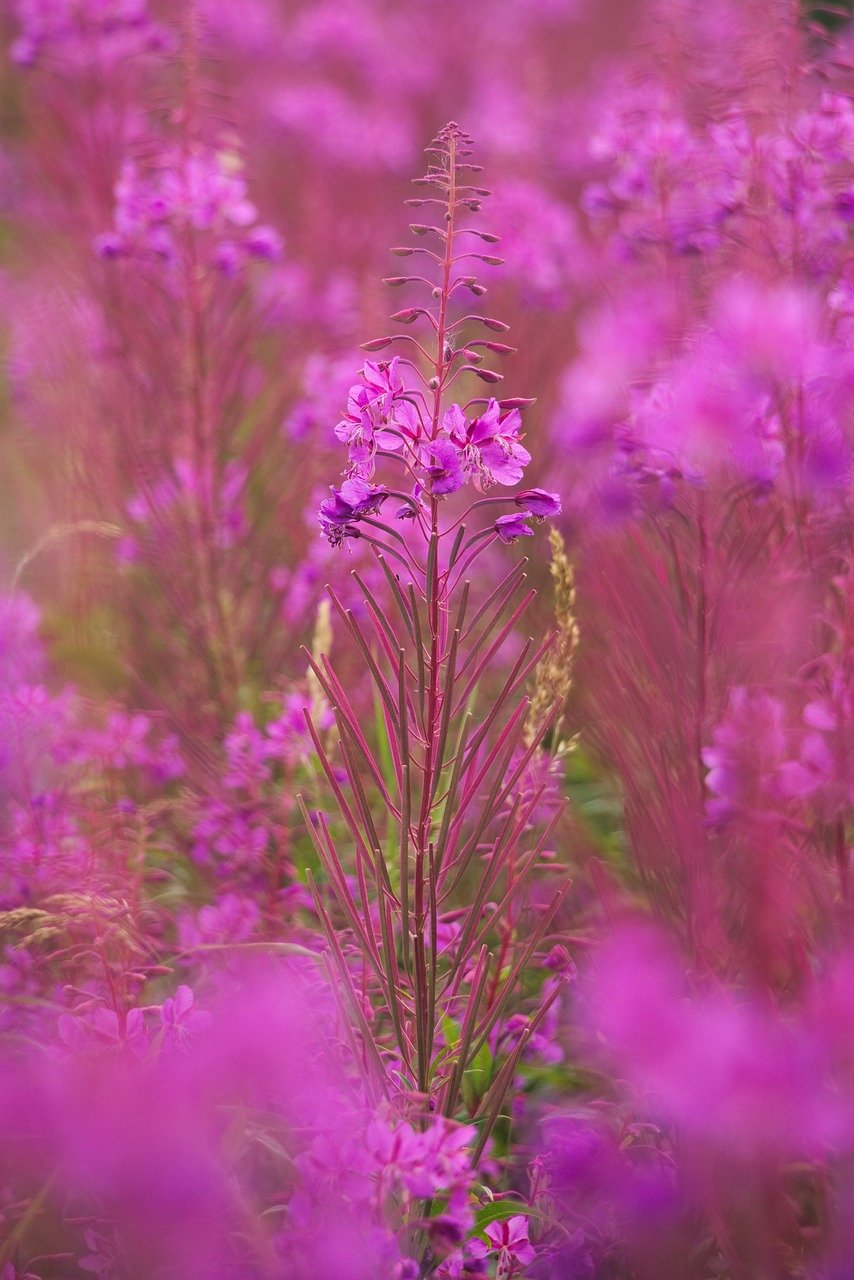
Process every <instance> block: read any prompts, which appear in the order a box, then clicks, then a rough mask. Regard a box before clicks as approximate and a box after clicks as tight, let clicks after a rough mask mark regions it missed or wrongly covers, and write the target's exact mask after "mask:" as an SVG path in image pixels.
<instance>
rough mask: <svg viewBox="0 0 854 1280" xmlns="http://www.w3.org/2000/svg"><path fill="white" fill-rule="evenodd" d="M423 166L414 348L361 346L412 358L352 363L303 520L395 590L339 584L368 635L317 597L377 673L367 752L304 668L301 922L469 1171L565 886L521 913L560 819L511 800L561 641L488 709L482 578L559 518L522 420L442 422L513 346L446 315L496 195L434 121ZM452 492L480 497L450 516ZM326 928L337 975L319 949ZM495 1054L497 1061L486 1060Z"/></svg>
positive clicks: (520, 793)
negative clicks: (328, 797) (532, 469)
mask: <svg viewBox="0 0 854 1280" xmlns="http://www.w3.org/2000/svg"><path fill="white" fill-rule="evenodd" d="M428 152H429V155H430V157H431V162H430V166H429V169H428V172H427V174H426V176H425V177H423V178H421V179H418V182H419V184H420V185H421V186H423V187H425V188H426V191H425V193H424V194H423V195H420V196H419V197H418V198H416V199H413V200H410V201H409V202H408V203H409V204H410V205H412V206H416V207H420V208H425V209H427V210H430V211H432V212H434V213H435V214H436V215H437V216H436V219H435V222H434V223H429V224H421V223H417V224H413V225H412V227H411V230H412V232H413V234H414V235H415V236H416V237H418V238H419V239H421V238H423V239H425V240H426V241H427V243H426V244H425V245H424V246H421V245H418V246H415V245H412V246H406V247H403V248H399V249H395V250H393V252H395V253H397V254H398V255H400V256H407V257H409V256H412V255H415V254H418V255H419V256H421V257H422V258H423V259H424V260H425V262H426V264H427V265H426V268H425V274H424V275H409V276H401V277H393V278H391V279H389V280H387V281H386V283H387V284H388V285H390V286H392V287H402V288H406V289H411V288H414V289H422V290H426V291H427V292H428V295H429V299H430V302H429V305H427V306H418V305H412V306H408V307H406V308H404V309H403V310H401V311H398V312H397V313H396V314H395V316H393V317H392V318H393V319H394V320H396V321H397V322H398V323H400V324H406V325H409V324H413V325H415V324H419V326H420V329H422V330H425V331H426V333H427V335H428V336H427V337H426V338H425V339H424V340H423V341H422V339H421V337H420V336H418V337H416V336H411V335H408V334H400V333H396V334H394V335H393V336H389V337H384V338H381V339H378V340H376V341H373V342H369V343H366V344H365V346H366V349H367V350H368V351H370V352H375V351H379V350H381V349H384V348H386V347H389V346H392V345H393V344H403V343H406V344H407V351H408V353H411V355H410V354H407V356H395V357H394V358H392V359H391V360H390V361H387V362H382V363H374V362H373V361H370V360H368V361H366V363H365V366H364V369H363V371H362V374H361V377H360V381H359V382H358V383H357V384H356V385H355V386H353V387H352V388H351V391H350V396H349V401H348V408H347V413H346V415H345V417H344V418H343V419H342V421H341V422H340V423H339V424H338V427H337V428H336V434H337V435H338V437H339V439H341V440H342V442H344V443H346V444H347V446H348V451H349V465H348V471H347V479H346V480H345V481H344V482H343V484H342V485H341V487H340V488H333V489H332V496H331V497H330V498H328V499H326V501H324V502H323V504H322V506H321V508H320V512H319V518H320V523H321V527H322V529H323V531H324V532H325V534H326V536H327V537H328V538H329V540H330V542H331V543H332V544H333V545H337V546H342V545H343V544H344V543H345V542H349V541H351V540H356V539H366V540H367V541H369V542H370V543H371V545H372V549H373V552H374V554H375V556H376V560H377V563H378V565H379V566H380V569H381V571H382V575H383V576H384V579H385V583H386V585H387V587H388V592H389V596H388V600H389V607H388V608H386V606H385V605H384V603H383V601H382V600H381V599H380V597H379V596H378V594H377V592H376V591H375V590H374V589H372V588H371V586H370V585H369V584H368V581H367V580H366V576H365V575H362V574H360V573H358V572H354V575H353V576H354V578H355V580H356V582H357V584H358V586H359V588H360V590H361V592H362V595H363V599H364V609H365V614H364V619H357V617H356V616H355V613H354V611H353V610H352V609H350V608H348V607H346V605H345V604H344V603H343V602H342V600H341V599H340V598H339V596H338V595H337V594H336V593H334V592H333V593H332V601H333V604H334V606H335V608H336V610H337V612H338V614H339V616H340V619H341V621H342V622H343V624H344V626H345V628H346V630H347V632H348V633H349V635H350V636H351V637H352V640H353V641H354V643H355V645H356V647H357V649H358V651H359V652H360V654H361V656H362V658H363V659H364V663H365V667H366V670H367V671H368V672H369V673H370V677H371V681H372V683H373V687H374V690H375V696H376V702H377V705H378V708H379V713H378V716H377V733H376V736H375V737H374V738H373V740H372V737H371V735H370V734H369V733H368V732H367V731H366V730H365V728H364V727H363V724H362V721H361V718H360V714H359V711H358V709H357V705H356V702H355V699H354V698H353V697H351V695H350V694H349V693H348V691H347V690H346V689H345V688H344V685H343V682H342V680H341V679H340V678H339V677H338V676H337V675H336V672H335V669H334V667H333V666H332V664H331V663H330V662H329V661H328V660H327V659H326V658H322V659H321V660H320V661H319V662H318V661H316V660H315V659H314V658H312V657H311V656H310V655H309V661H310V663H311V666H312V670H313V672H314V674H315V676H316V678H317V680H318V682H319V684H320V686H321V688H322V689H323V691H324V694H325V696H326V697H327V699H328V701H329V703H330V705H331V707H332V709H333V711H334V715H335V723H336V727H337V732H338V738H339V749H340V753H341V763H342V764H343V767H344V772H345V779H346V780H345V781H342V780H341V777H340V774H339V772H338V770H337V768H336V763H335V762H334V761H333V759H332V758H331V757H330V755H329V754H328V753H327V751H326V749H325V748H324V744H323V743H322V741H321V737H320V735H319V733H318V732H317V730H316V729H314V727H313V726H311V732H312V735H313V739H314V744H315V747H316V750H317V753H318V756H319V758H320V760H321V763H322V766H323V769H324V771H325V774H326V778H327V780H328V782H329V785H330V787H331V789H332V791H333V792H334V794H335V797H336V800H337V803H338V808H339V812H340V817H341V820H342V821H343V826H344V832H345V833H346V837H347V840H346V843H345V841H344V840H342V839H341V838H339V836H338V835H337V833H336V831H335V830H333V826H332V824H331V823H330V820H329V819H328V818H327V817H326V816H325V815H323V814H318V815H316V816H313V817H312V819H311V820H310V821H309V829H310V830H311V831H312V832H313V836H314V840H315V844H316V848H317V852H318V855H319V857H320V860H321V864H322V867H323V870H324V873H325V875H326V877H327V878H328V882H329V889H330V891H331V899H330V896H328V895H327V894H325V893H324V892H323V891H322V890H321V889H320V888H317V889H316V894H317V901H318V906H319V909H320V911H321V913H322V915H323V918H324V920H325V922H326V926H327V933H328V938H329V943H330V948H331V951H332V953H333V955H334V957H335V961H336V963H337V967H338V969H339V971H340V974H341V976H342V977H343V978H344V979H345V982H346V987H347V989H348V990H349V991H350V993H351V995H352V996H353V999H352V1001H351V1003H352V1005H353V1007H354V1009H357V1010H358V1017H359V1019H360V1022H361V1029H362V1039H363V1044H364V1048H363V1054H362V1056H363V1058H364V1059H365V1060H367V1058H368V1056H370V1055H373V1056H374V1057H375V1065H380V1064H381V1065H382V1072H381V1078H382V1080H383V1082H384V1084H383V1087H384V1088H385V1089H386V1091H388V1092H389V1093H390V1092H391V1091H392V1088H393V1085H394V1083H395V1082H396V1083H397V1084H398V1085H399V1086H400V1087H401V1088H402V1090H403V1093H404V1094H405V1095H406V1096H408V1097H410V1098H413V1099H416V1100H418V1104H419V1105H418V1109H419V1110H420V1111H421V1113H422V1114H426V1112H427V1110H438V1111H440V1112H441V1113H442V1114H444V1115H445V1116H448V1117H457V1118H463V1117H464V1118H467V1119H470V1120H474V1121H476V1122H477V1123H478V1124H479V1125H480V1137H479V1140H478V1148H477V1150H478V1152H479V1151H482V1150H483V1147H484V1145H485V1143H486V1141H487V1139H488V1137H489V1134H490V1132H491V1131H492V1129H493V1127H494V1125H495V1123H496V1121H497V1119H498V1116H499V1114H500V1111H501V1107H502V1104H503V1101H504V1097H505V1093H506V1091H507V1088H508V1086H509V1085H510V1083H511V1081H512V1079H513V1076H514V1073H515V1070H516V1065H517V1063H518V1061H519V1059H520V1057H521V1055H522V1053H523V1052H524V1050H525V1047H526V1044H527V1043H528V1041H529V1039H530V1037H531V1035H533V1034H534V1032H535V1030H536V1024H537V1020H538V1018H540V1017H542V1016H543V1014H544V1012H545V1004H544V1003H542V1002H541V1003H540V1005H539V1011H538V1013H536V1014H535V1015H534V1017H533V1018H531V1019H528V1018H525V1017H522V1018H521V1022H520V1031H519V1034H517V1035H515V1036H509V1037H503V1038H502V1037H500V1036H499V1034H498V1032H499V1029H500V1024H501V1023H502V1020H504V1019H506V1018H507V1017H508V1014H509V1013H510V1012H511V1011H512V1009H513V1008H514V1001H515V1000H516V999H517V998H518V996H519V992H520V984H521V981H522V978H523V975H524V974H525V971H526V968H527V967H528V965H529V962H530V960H531V958H532V956H533V955H534V954H535V953H536V952H537V950H538V948H539V947H540V946H541V944H542V941H543V939H544V937H545V935H546V934H547V932H548V930H549V927H550V924H551V921H552V920H553V918H554V915H555V912H556V910H557V908H558V906H559V904H560V901H561V899H562V898H563V896H564V894H565V892H566V889H567V887H568V886H567V885H566V884H564V885H562V886H560V887H558V888H557V889H556V890H555V891H554V892H552V893H550V894H547V895H546V897H545V905H543V903H542V902H541V901H539V900H538V901H537V902H535V901H534V897H533V896H532V894H531V886H532V884H533V882H534V877H535V873H536V872H537V870H538V866H539V864H540V862H541V858H542V854H543V851H544V850H545V849H546V847H547V844H548V840H549V835H550V833H551V832H552V831H553V829H554V826H555V824H556V822H557V820H558V814H557V813H554V814H553V815H552V817H551V821H550V822H549V823H548V824H547V825H546V826H545V829H543V830H540V829H539V823H538V819H539V814H540V811H541V809H542V807H543V799H544V796H545V794H546V792H547V790H548V782H547V781H545V782H541V783H540V784H539V785H535V786H533V787H526V786H523V785H522V784H523V779H525V778H527V776H528V774H529V773H530V769H531V764H532V761H533V760H534V758H535V756H536V755H537V753H538V752H540V751H541V750H542V743H543V739H544V736H545V735H546V733H547V732H548V730H549V727H550V726H551V725H552V723H553V720H554V717H555V714H556V712H557V708H555V707H549V708H548V709H547V710H546V711H545V713H544V714H543V715H542V716H541V717H540V720H539V723H538V724H537V726H536V728H535V730H534V731H533V732H531V731H530V725H529V727H528V731H527V732H526V720H527V719H528V715H527V712H528V699H527V698H525V697H521V698H520V697H519V694H520V691H521V690H523V688H524V685H525V682H526V680H527V679H528V678H529V676H530V675H531V673H532V672H533V671H534V670H535V668H536V667H537V665H538V664H539V663H540V662H541V660H542V659H543V657H544V655H545V654H546V652H547V651H548V649H549V648H550V646H551V645H552V643H553V639H554V637H549V638H548V639H547V640H545V641H544V643H542V644H540V645H536V644H535V642H534V641H533V640H531V639H529V640H527V641H526V642H525V643H524V644H523V645H522V647H521V649H520V650H519V651H518V652H514V654H513V657H512V661H510V662H509V663H508V664H507V666H506V668H505V669H503V670H502V676H501V679H500V682H499V684H498V687H497V688H496V689H494V690H493V689H491V688H490V689H489V695H488V700H487V699H486V698H485V697H484V696H483V692H482V690H483V689H485V688H486V687H487V685H488V679H489V674H490V673H491V672H492V671H493V670H494V669H495V667H496V665H497V664H500V662H501V659H502V656H503V651H504V649H505V645H506V642H507V641H508V639H509V637H510V636H511V634H512V633H513V632H514V631H515V629H516V626H517V624H518V622H519V620H520V619H521V617H522V615H523V613H524V611H525V609H526V608H527V606H528V605H529V604H530V602H531V600H532V599H533V597H534V594H535V593H534V592H533V591H532V590H529V591H527V593H524V583H525V563H524V561H521V562H519V563H517V564H515V565H514V566H513V567H512V568H511V569H510V570H509V572H507V573H506V574H504V575H503V576H500V577H499V580H498V582H497V584H496V585H494V586H491V589H490V588H489V587H484V585H483V584H484V581H485V580H486V579H487V578H488V577H491V576H492V574H493V573H494V568H493V562H492V561H489V560H488V553H489V552H490V551H491V550H492V549H493V548H494V547H495V545H496V544H503V543H512V542H515V541H516V540H517V539H518V538H519V537H523V536H528V535H530V534H531V533H532V529H531V527H530V521H531V520H532V519H533V520H534V521H539V520H542V519H543V518H545V517H547V516H551V515H555V514H557V513H558V512H559V510H560V504H559V501H558V499H557V497H556V496H555V495H554V494H550V493H547V492H545V491H544V490H539V489H533V490H525V491H521V492H519V491H516V489H515V486H516V485H517V484H518V483H519V481H521V479H522V474H523V471H524V468H525V466H526V465H527V463H528V462H529V461H530V455H529V454H528V452H527V451H526V450H525V448H524V447H523V445H522V443H521V440H522V418H521V412H520V411H521V410H522V409H523V408H525V407H526V406H527V405H529V404H530V403H532V402H531V401H529V400H523V399H518V398H513V399H488V400H487V399H484V398H483V397H472V398H469V399H468V400H466V401H464V402H463V403H459V402H457V401H452V397H453V396H455V395H458V394H459V390H460V389H462V388H464V387H466V386H467V385H470V384H469V379H470V378H472V377H476V378H479V379H481V380H482V381H484V382H486V383H488V384H493V385H494V384H497V383H499V382H500V380H501V375H500V374H498V373H496V372H494V371H493V370H492V369H490V368H488V367H485V366H484V365H483V360H484V355H485V353H487V352H489V353H498V354H503V353H506V352H509V351H511V350H512V348H510V347H508V346H507V345H506V344H504V343H500V342H497V341H493V340H491V339H486V338H481V337H473V338H470V337H469V335H470V334H472V333H474V332H476V331H482V330H483V329H486V330H487V331H489V332H492V333H496V332H502V331H504V330H506V328H507V326H506V325H505V324H503V323H502V322H501V321H499V320H496V319H493V318H491V317H489V316H484V315H475V314H468V313H466V314H462V315H460V314H459V312H460V310H461V309H460V307H459V305H458V304H459V299H460V297H461V296H465V294H466V293H473V294H474V295H475V296H482V295H483V293H484V292H485V289H484V288H483V286H482V285H481V284H479V283H478V280H477V278H476V277H475V276H474V275H471V274H468V270H469V266H470V264H471V263H472V262H479V263H486V264H493V263H497V262H499V261H500V259H496V258H494V257H492V256H491V255H489V254H487V253H484V252H481V251H475V250H472V249H471V248H470V247H469V245H470V244H471V240H472V238H477V239H479V240H480V241H481V242H485V243H486V244H491V243H494V242H495V241H496V240H497V237H496V236H494V235H491V234H489V233H488V232H485V231H483V230H481V229H479V228H478V227H476V226H472V225H469V224H470V222H471V215H472V214H476V213H477V212H478V210H479V209H480V206H481V203H482V201H483V199H484V198H485V197H486V196H487V195H488V194H489V192H487V191H485V190H484V189H483V188H482V187H479V186H474V185H472V179H473V178H474V177H475V175H476V174H477V173H478V172H479V166H478V165H476V164H473V163H472V162H471V160H470V156H471V154H472V152H471V140H470V139H469V138H468V137H467V136H466V134H464V133H463V132H462V131H461V130H460V129H459V127H458V126H457V125H455V124H449V125H447V126H446V127H445V128H444V129H443V130H442V131H441V133H440V134H439V135H438V137H437V138H436V139H435V141H434V143H433V144H432V146H431V147H430V148H429V149H428ZM380 467H382V469H383V475H384V476H385V474H386V473H389V474H390V476H393V475H394V469H395V468H396V470H397V476H398V477H399V478H398V479H396V481H392V480H391V479H389V482H388V483H380V482H379V481H378V472H379V469H380ZM469 486H473V487H474V490H475V493H474V494H472V495H471V499H470V501H469V503H468V505H467V506H463V505H462V503H461V499H462V498H463V496H464V494H465V493H466V491H468V492H469V493H471V490H470V489H469ZM496 490H498V491H500V496H496ZM456 495H459V497H457V496H456ZM390 509H393V510H394V514H392V515H389V511H390ZM499 513H500V514H499ZM520 597H521V598H520ZM540 896H542V895H540ZM336 912H341V913H342V914H343V916H344V918H345V920H346V924H347V926H348V927H349V931H350V936H351V938H352V939H353V941H354V942H355V944H356V949H355V950H354V952H353V954H350V953H348V951H347V948H346V945H342V944H341V943H340V941H339V939H338V937H336V931H335V921H334V916H335V913H336ZM354 956H359V957H362V956H363V957H364V962H365V965H366V967H367V974H368V976H367V978H366V979H365V980H364V988H365V990H366V991H367V992H368V994H369V996H370V1012H368V1013H365V1011H364V1004H363V1002H360V1001H359V1000H358V999H357V998H356V997H357V982H358V981H362V979H361V977H360V976H359V973H358V971H359V962H358V961H354ZM552 998H553V996H552ZM370 1018H374V1019H375V1020H376V1021H375V1025H374V1026H373V1027H370V1026H369V1025H368V1019H370ZM499 1042H503V1043H505V1044H508V1045H509V1046H512V1047H509V1048H507V1049H506V1050H505V1051H504V1052H499V1050H498V1049H497V1045H498V1043H499ZM493 1050H494V1052H493ZM376 1059H378V1061H377V1060H376Z"/></svg>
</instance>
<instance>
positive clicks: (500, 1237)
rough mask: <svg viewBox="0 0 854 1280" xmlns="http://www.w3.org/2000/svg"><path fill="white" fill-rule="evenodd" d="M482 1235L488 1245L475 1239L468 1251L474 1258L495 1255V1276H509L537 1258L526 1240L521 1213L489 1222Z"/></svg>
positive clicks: (525, 1223) (526, 1224)
mask: <svg viewBox="0 0 854 1280" xmlns="http://www.w3.org/2000/svg"><path fill="white" fill-rule="evenodd" d="M484 1234H485V1235H486V1237H487V1239H488V1240H489V1244H486V1242H485V1241H483V1240H480V1239H478V1238H477V1237H476V1238H475V1239H474V1240H471V1241H470V1242H469V1250H470V1252H471V1254H472V1256H473V1257H474V1258H485V1257H486V1256H487V1255H488V1254H491V1253H497V1254H498V1266H497V1270H496V1275H497V1276H511V1275H513V1273H514V1271H515V1270H516V1268H517V1266H521V1267H526V1266H527V1265H528V1263H530V1262H533V1261H534V1259H535V1258H536V1256H537V1254H536V1250H535V1249H534V1247H533V1246H532V1244H531V1242H530V1240H529V1239H528V1219H527V1218H526V1217H524V1215H523V1214H521V1213H517V1214H514V1216H513V1217H512V1218H502V1219H501V1220H500V1221H498V1222H490V1223H489V1225H488V1226H487V1227H486V1229H485V1232H484Z"/></svg>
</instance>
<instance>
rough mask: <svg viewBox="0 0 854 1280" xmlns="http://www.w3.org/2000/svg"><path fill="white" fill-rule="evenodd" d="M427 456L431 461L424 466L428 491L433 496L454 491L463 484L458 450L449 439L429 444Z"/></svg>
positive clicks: (440, 495)
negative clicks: (427, 479) (428, 486)
mask: <svg viewBox="0 0 854 1280" xmlns="http://www.w3.org/2000/svg"><path fill="white" fill-rule="evenodd" d="M427 456H428V457H430V458H432V459H433V461H432V462H431V463H430V464H429V465H426V466H425V467H424V470H425V472H426V473H427V476H428V478H429V484H430V492H431V493H432V494H433V495H434V496H435V497H442V496H443V495H445V494H448V493H456V491H457V490H458V489H461V488H462V487H463V485H464V484H465V476H464V475H463V468H462V463H461V462H460V454H459V450H458V449H457V448H456V447H455V445H453V444H452V443H451V441H450V440H436V441H435V443H433V444H431V445H429V447H428V449H427Z"/></svg>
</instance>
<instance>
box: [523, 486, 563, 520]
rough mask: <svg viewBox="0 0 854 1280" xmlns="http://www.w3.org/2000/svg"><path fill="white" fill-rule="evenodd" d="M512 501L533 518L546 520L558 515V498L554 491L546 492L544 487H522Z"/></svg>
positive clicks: (559, 508)
mask: <svg viewBox="0 0 854 1280" xmlns="http://www.w3.org/2000/svg"><path fill="white" fill-rule="evenodd" d="M513 501H514V502H515V503H516V506H517V507H521V508H522V510H523V511H527V513H528V515H530V516H533V517H534V519H535V520H547V519H551V517H552V516H559V515H560V511H561V506H560V498H559V497H558V495H557V494H556V493H548V492H547V491H546V490H545V489H523V490H522V491H521V493H517V494H516V496H515V497H514V499H513Z"/></svg>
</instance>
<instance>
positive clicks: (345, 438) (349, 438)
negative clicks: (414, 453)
mask: <svg viewBox="0 0 854 1280" xmlns="http://www.w3.org/2000/svg"><path fill="white" fill-rule="evenodd" d="M398 361H399V357H398V356H395V358H394V359H393V360H392V361H390V362H389V363H388V364H385V363H382V364H375V363H374V362H373V360H366V361H365V367H364V369H363V370H362V375H361V376H362V381H361V382H357V383H356V384H355V386H352V387H351V388H350V394H349V396H348V399H347V412H346V413H345V415H344V417H343V418H342V419H341V421H340V422H339V423H338V425H337V426H336V427H335V434H336V436H337V437H338V439H339V440H340V441H341V442H342V444H346V445H347V446H348V449H349V452H350V465H351V470H352V472H353V474H354V475H356V476H360V477H362V478H366V477H368V476H370V475H372V474H373V469H374V454H375V453H376V451H377V449H399V448H400V446H401V434H400V432H398V431H394V430H388V428H389V426H396V425H398V424H397V423H396V421H395V417H394V415H395V412H396V410H397V408H398V403H399V402H400V406H401V408H402V406H403V404H404V403H405V404H406V410H405V411H404V412H403V413H402V417H403V426H404V429H405V432H406V434H410V431H411V428H412V415H411V414H410V412H409V409H410V408H411V406H410V405H409V404H408V402H403V400H402V397H403V393H404V387H403V382H402V381H401V379H400V376H399V374H398V372H397V366H398Z"/></svg>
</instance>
